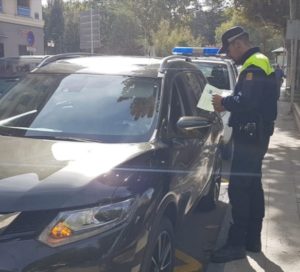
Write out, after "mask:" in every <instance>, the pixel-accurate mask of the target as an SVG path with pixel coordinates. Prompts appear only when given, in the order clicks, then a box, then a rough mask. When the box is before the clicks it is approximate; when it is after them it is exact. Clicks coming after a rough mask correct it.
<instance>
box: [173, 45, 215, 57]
mask: <svg viewBox="0 0 300 272" xmlns="http://www.w3.org/2000/svg"><path fill="white" fill-rule="evenodd" d="M218 52H219V48H216V47H174V48H173V49H172V54H173V55H183V56H216V55H217V54H218Z"/></svg>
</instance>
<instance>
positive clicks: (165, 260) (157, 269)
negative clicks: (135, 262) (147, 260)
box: [151, 231, 172, 272]
mask: <svg viewBox="0 0 300 272" xmlns="http://www.w3.org/2000/svg"><path fill="white" fill-rule="evenodd" d="M171 265H172V242H171V237H170V235H169V233H168V232H167V231H163V232H161V233H160V234H159V236H158V239H157V241H156V245H155V248H154V252H153V254H152V257H151V267H152V270H151V271H153V272H167V271H170V269H171Z"/></svg>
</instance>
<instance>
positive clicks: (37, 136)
mask: <svg viewBox="0 0 300 272" xmlns="http://www.w3.org/2000/svg"><path fill="white" fill-rule="evenodd" d="M23 137H26V138H33V139H42V140H56V141H72V142H100V141H98V140H94V139H86V138H77V137H63V136H50V135H24V136H23Z"/></svg>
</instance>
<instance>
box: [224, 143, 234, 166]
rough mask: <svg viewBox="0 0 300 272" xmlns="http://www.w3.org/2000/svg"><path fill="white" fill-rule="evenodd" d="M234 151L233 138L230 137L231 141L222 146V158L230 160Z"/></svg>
mask: <svg viewBox="0 0 300 272" xmlns="http://www.w3.org/2000/svg"><path fill="white" fill-rule="evenodd" d="M232 153H233V140H232V139H230V141H229V142H228V143H227V144H224V145H223V148H222V159H223V160H225V161H228V160H230V159H231V158H232Z"/></svg>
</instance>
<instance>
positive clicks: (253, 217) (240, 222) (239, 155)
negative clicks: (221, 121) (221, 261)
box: [228, 130, 270, 246]
mask: <svg viewBox="0 0 300 272" xmlns="http://www.w3.org/2000/svg"><path fill="white" fill-rule="evenodd" d="M233 132H234V130H233ZM233 140H234V151H233V159H232V165H231V174H230V181H229V188H228V194H229V200H230V204H231V206H232V224H231V226H230V230H229V235H228V243H229V244H231V245H234V246H245V245H246V244H247V243H248V242H250V243H251V241H258V240H259V241H260V233H261V230H262V222H263V218H264V214H265V203H264V191H263V187H262V182H261V178H262V161H263V158H264V156H265V154H266V152H267V150H268V145H269V140H270V135H269V134H268V135H267V134H266V135H262V137H261V139H260V141H259V142H257V143H252V142H249V140H248V139H244V138H243V137H238V136H236V135H235V133H233Z"/></svg>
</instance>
